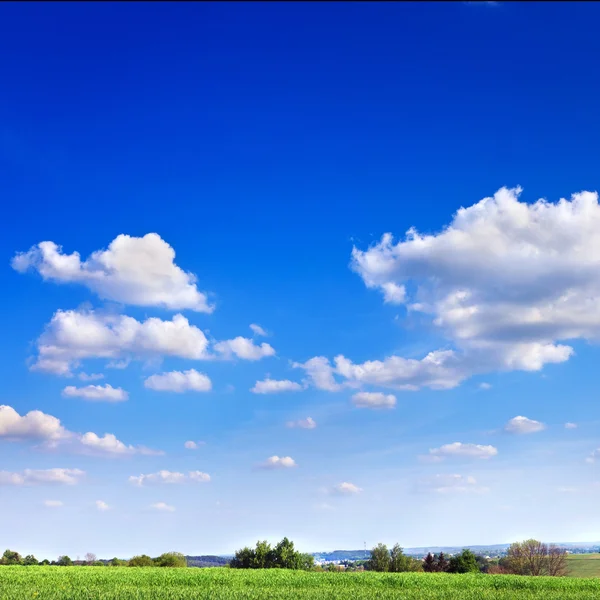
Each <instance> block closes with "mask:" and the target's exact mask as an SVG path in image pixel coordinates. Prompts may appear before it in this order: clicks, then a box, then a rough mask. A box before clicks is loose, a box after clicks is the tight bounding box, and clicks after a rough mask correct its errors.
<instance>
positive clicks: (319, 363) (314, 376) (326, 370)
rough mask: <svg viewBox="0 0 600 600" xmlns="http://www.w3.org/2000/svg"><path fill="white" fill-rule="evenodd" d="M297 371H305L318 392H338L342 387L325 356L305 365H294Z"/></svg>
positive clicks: (312, 359) (317, 357)
mask: <svg viewBox="0 0 600 600" xmlns="http://www.w3.org/2000/svg"><path fill="white" fill-rule="evenodd" d="M292 367H294V368H296V369H304V370H305V371H306V374H307V375H308V378H309V380H310V381H311V383H312V385H314V387H316V388H317V389H318V390H326V391H328V392H337V391H338V390H341V389H342V386H341V385H340V384H339V383H338V382H337V381H336V380H335V377H334V370H333V368H332V367H331V365H330V364H329V360H328V359H327V358H325V357H324V356H315V357H313V358H311V359H309V360H307V361H306V362H305V363H297V362H295V363H292Z"/></svg>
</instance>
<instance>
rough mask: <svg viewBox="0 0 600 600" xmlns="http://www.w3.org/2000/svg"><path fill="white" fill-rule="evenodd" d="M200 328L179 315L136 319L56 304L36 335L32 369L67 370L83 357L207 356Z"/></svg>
mask: <svg viewBox="0 0 600 600" xmlns="http://www.w3.org/2000/svg"><path fill="white" fill-rule="evenodd" d="M208 345H209V343H208V340H207V338H206V336H205V335H204V333H203V332H202V331H201V330H200V329H198V327H196V326H194V325H190V323H189V321H188V320H187V319H186V318H185V317H184V316H183V315H179V314H178V315H175V316H174V317H173V318H172V319H171V320H168V321H163V320H161V319H158V318H155V317H152V318H149V319H146V320H145V321H142V322H140V321H137V320H136V319H134V318H133V317H128V316H126V315H113V314H100V313H96V312H94V311H91V310H90V311H77V310H59V311H57V312H56V313H55V314H54V316H53V317H52V320H51V321H50V323H49V324H48V325H47V326H46V330H45V331H44V333H43V334H42V335H41V336H40V338H39V339H38V341H37V347H38V356H37V361H36V362H35V363H34V365H33V367H32V368H33V369H34V370H39V371H46V372H51V373H55V374H57V375H63V376H65V375H66V376H68V375H70V374H71V369H73V368H74V367H76V366H77V365H78V364H79V363H80V361H81V360H83V359H86V358H104V359H107V360H112V361H116V360H118V359H123V358H125V359H129V358H130V357H134V358H146V359H148V358H157V357H162V356H175V357H178V358H187V359H192V360H201V359H207V358H210V357H209V355H208V352H207V350H208Z"/></svg>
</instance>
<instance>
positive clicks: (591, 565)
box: [567, 554, 600, 577]
mask: <svg viewBox="0 0 600 600" xmlns="http://www.w3.org/2000/svg"><path fill="white" fill-rule="evenodd" d="M567 575H568V576H569V577H600V554H569V556H567Z"/></svg>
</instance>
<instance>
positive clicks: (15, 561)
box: [0, 550, 22, 565]
mask: <svg viewBox="0 0 600 600" xmlns="http://www.w3.org/2000/svg"><path fill="white" fill-rule="evenodd" d="M21 560H22V559H21V555H20V554H19V553H18V552H16V551H15V550H5V552H4V554H3V555H2V558H1V559H0V563H1V564H3V565H20V564H21Z"/></svg>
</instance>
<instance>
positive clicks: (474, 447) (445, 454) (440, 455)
mask: <svg viewBox="0 0 600 600" xmlns="http://www.w3.org/2000/svg"><path fill="white" fill-rule="evenodd" d="M497 454H498V449H497V448H495V447H494V446H482V445H480V444H463V443H461V442H454V443H452V444H444V445H443V446H440V447H439V448H431V449H430V450H429V455H428V456H427V457H425V458H432V459H433V461H432V462H438V461H440V460H443V459H444V458H450V457H464V458H479V459H488V458H491V457H492V456H496V455H497Z"/></svg>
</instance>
